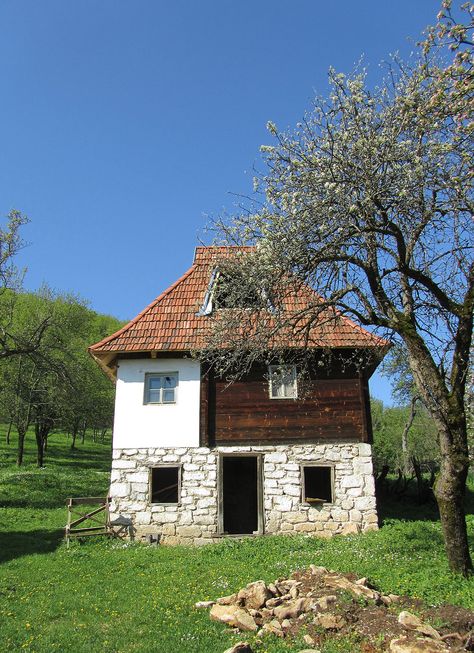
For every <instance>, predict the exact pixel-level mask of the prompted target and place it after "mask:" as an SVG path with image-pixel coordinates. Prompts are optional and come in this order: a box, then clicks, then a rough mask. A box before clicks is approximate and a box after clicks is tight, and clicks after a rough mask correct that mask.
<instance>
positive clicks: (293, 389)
mask: <svg viewBox="0 0 474 653" xmlns="http://www.w3.org/2000/svg"><path fill="white" fill-rule="evenodd" d="M268 376H269V385H270V399H296V398H297V397H298V386H297V380H296V366H295V365H269V366H268Z"/></svg>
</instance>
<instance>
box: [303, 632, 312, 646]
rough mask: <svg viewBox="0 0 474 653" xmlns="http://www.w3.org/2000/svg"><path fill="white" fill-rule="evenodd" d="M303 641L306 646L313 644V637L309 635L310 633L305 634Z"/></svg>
mask: <svg viewBox="0 0 474 653" xmlns="http://www.w3.org/2000/svg"><path fill="white" fill-rule="evenodd" d="M303 641H304V643H305V644H308V646H313V644H314V639H313V638H312V637H311V635H305V636H304V637H303Z"/></svg>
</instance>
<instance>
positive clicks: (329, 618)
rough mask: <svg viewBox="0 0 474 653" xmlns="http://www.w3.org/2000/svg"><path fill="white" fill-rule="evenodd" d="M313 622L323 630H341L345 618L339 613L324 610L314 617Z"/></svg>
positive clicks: (344, 623)
mask: <svg viewBox="0 0 474 653" xmlns="http://www.w3.org/2000/svg"><path fill="white" fill-rule="evenodd" d="M314 623H315V624H316V625H317V626H321V628H324V629H325V630H341V628H344V626H345V625H346V620H345V619H344V618H343V617H341V616H340V615H337V614H332V613H331V612H324V613H323V614H318V615H317V616H316V617H315V618H314Z"/></svg>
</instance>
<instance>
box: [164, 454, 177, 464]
mask: <svg viewBox="0 0 474 653" xmlns="http://www.w3.org/2000/svg"><path fill="white" fill-rule="evenodd" d="M178 460H179V459H178V456H177V455H176V454H174V453H167V454H166V455H165V456H163V462H164V463H177V462H178Z"/></svg>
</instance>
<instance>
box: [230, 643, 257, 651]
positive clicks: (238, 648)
mask: <svg viewBox="0 0 474 653" xmlns="http://www.w3.org/2000/svg"><path fill="white" fill-rule="evenodd" d="M224 653H253V651H252V648H251V646H250V644H247V642H237V644H235V645H234V646H232V648H228V649H227V650H225V651H224Z"/></svg>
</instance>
